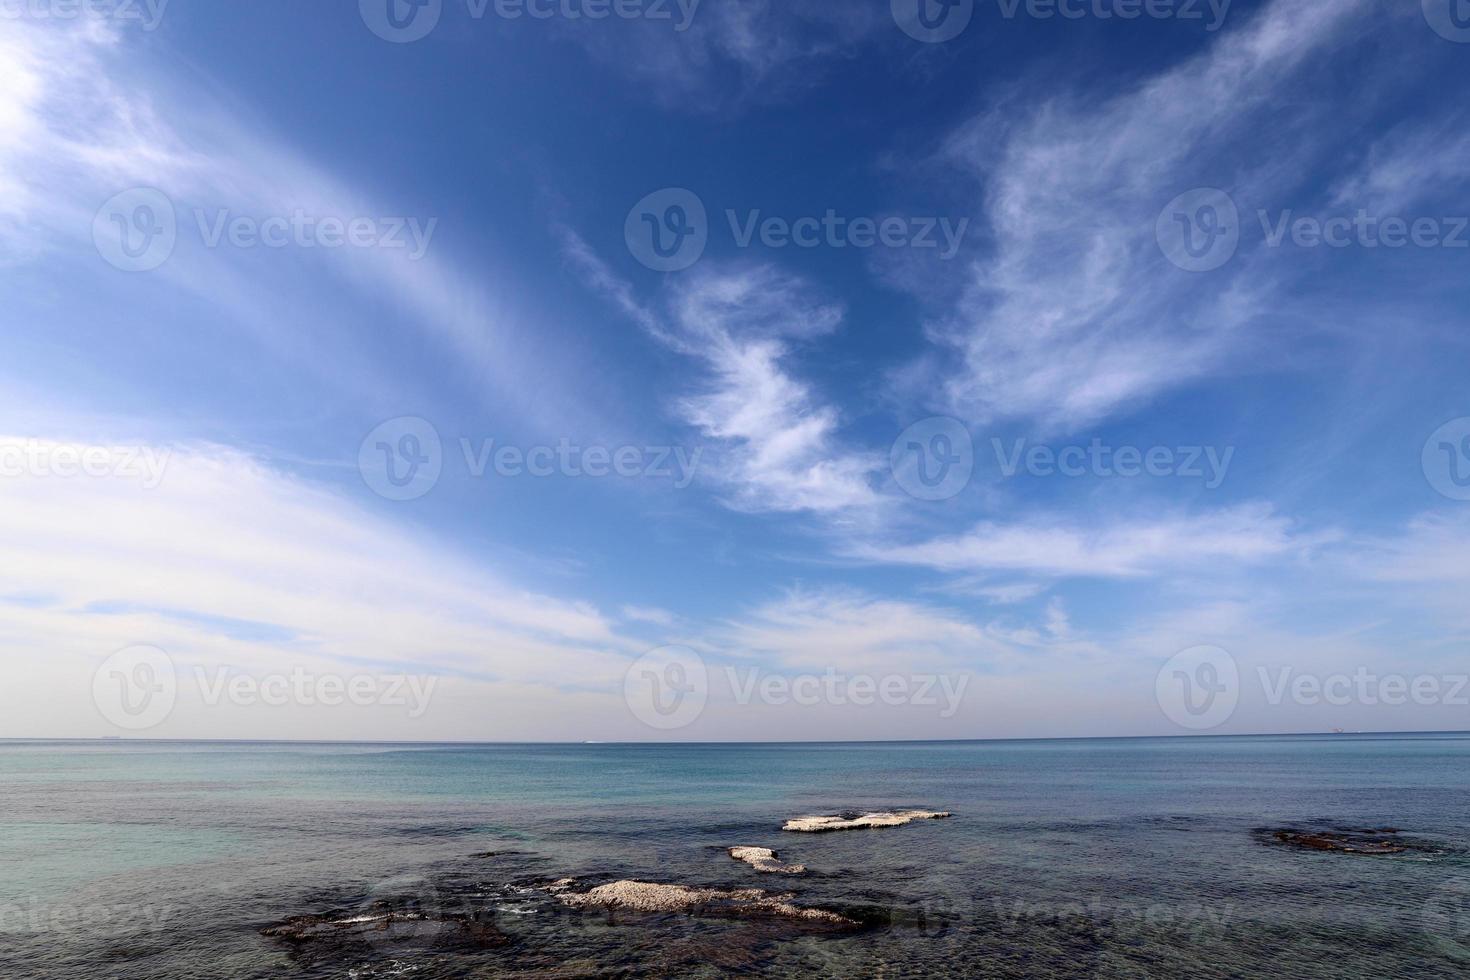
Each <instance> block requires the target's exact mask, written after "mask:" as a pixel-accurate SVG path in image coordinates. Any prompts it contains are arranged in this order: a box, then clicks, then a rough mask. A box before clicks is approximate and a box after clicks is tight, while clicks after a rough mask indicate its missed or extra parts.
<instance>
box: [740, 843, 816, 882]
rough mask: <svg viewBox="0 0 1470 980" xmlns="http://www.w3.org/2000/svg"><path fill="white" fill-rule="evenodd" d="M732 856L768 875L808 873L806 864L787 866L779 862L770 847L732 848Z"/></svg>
mask: <svg viewBox="0 0 1470 980" xmlns="http://www.w3.org/2000/svg"><path fill="white" fill-rule="evenodd" d="M730 856H731V857H732V858H734V859H735V860H737V861H744V862H745V863H746V864H748V865H750V866H751V867H752V868H754V869H755V870H757V871H763V872H766V873H768V874H787V875H799V874H801V873H802V872H804V871H806V865H804V864H786V863H785V862H783V861H779V860H777V857H776V852H775V851H773V850H771V849H770V848H769V847H732V848H730Z"/></svg>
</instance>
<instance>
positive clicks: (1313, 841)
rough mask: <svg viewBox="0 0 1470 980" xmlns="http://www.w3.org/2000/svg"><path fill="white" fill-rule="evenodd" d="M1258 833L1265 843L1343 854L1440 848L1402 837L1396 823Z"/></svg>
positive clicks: (1287, 828) (1263, 831)
mask: <svg viewBox="0 0 1470 980" xmlns="http://www.w3.org/2000/svg"><path fill="white" fill-rule="evenodd" d="M1255 835H1256V838H1257V839H1258V840H1260V841H1261V842H1262V843H1265V844H1276V845H1281V846H1284V847H1294V848H1297V849H1298V850H1304V851H1331V852H1337V853H1340V854H1363V855H1384V854H1403V853H1405V852H1407V851H1426V852H1434V851H1435V850H1436V848H1434V847H1432V846H1430V845H1428V844H1424V843H1422V842H1419V841H1415V840H1411V839H1408V838H1403V837H1400V836H1399V830H1398V829H1397V828H1395V827H1381V828H1377V829H1367V830H1350V829H1331V830H1299V829H1295V828H1290V827H1286V828H1281V829H1278V830H1272V829H1269V828H1262V829H1259V830H1257V831H1256V832H1255Z"/></svg>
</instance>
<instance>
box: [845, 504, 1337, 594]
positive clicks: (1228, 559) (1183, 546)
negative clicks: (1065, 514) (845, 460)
mask: <svg viewBox="0 0 1470 980" xmlns="http://www.w3.org/2000/svg"><path fill="white" fill-rule="evenodd" d="M1314 540H1316V539H1308V538H1304V537H1303V536H1301V535H1299V534H1297V533H1295V532H1294V530H1293V528H1292V525H1291V522H1290V521H1288V520H1287V519H1285V518H1283V517H1280V516H1277V515H1276V513H1275V512H1274V511H1273V510H1272V509H1271V508H1269V507H1267V506H1263V505H1252V506H1242V507H1234V508H1230V509H1227V510H1222V511H1217V512H1213V513H1207V514H1201V515H1180V516H1166V517H1156V518H1148V519H1133V520H1117V519H1114V520H1111V521H1109V522H1107V523H1102V524H1098V523H1090V524H1089V523H1082V522H1080V521H1077V520H1075V519H1063V518H1059V517H1046V518H1040V519H1035V520H1032V521H1030V522H1025V523H1022V522H1012V523H1000V522H992V521H986V522H982V523H981V524H979V525H977V526H976V527H975V528H973V529H972V530H970V531H969V532H967V533H965V534H960V535H953V536H948V537H940V538H934V539H932V540H929V541H925V542H921V543H918V544H895V545H859V546H857V547H855V548H853V549H852V552H851V553H852V554H853V556H854V557H859V558H864V559H868V560H871V561H882V562H893V563H899V564H908V565H920V566H924V567H928V568H935V569H940V570H944V571H952V572H977V571H1011V572H1029V573H1033V574H1039V575H1051V576H1058V577H1076V578H1118V577H1124V578H1126V577H1135V576H1142V575H1155V574H1159V573H1160V572H1163V571H1164V570H1166V569H1171V568H1175V569H1177V568H1189V569H1193V570H1194V571H1196V572H1200V573H1205V574H1208V573H1209V572H1210V571H1211V570H1212V567H1213V566H1217V565H1218V566H1222V567H1226V566H1235V565H1238V564H1242V563H1250V562H1261V561H1265V560H1268V559H1279V558H1283V557H1287V556H1290V555H1292V554H1293V553H1296V552H1299V551H1300V550H1301V549H1303V548H1305V547H1307V546H1308V545H1310V544H1311V543H1312V542H1313V541H1314Z"/></svg>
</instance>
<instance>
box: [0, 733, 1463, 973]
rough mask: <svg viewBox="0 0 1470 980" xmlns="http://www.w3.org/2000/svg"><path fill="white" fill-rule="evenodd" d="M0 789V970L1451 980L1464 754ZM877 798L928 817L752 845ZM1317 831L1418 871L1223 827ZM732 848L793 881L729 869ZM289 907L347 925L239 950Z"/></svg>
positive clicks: (269, 769)
mask: <svg viewBox="0 0 1470 980" xmlns="http://www.w3.org/2000/svg"><path fill="white" fill-rule="evenodd" d="M0 798H3V801H4V802H3V804H0V932H3V935H0V977H6V978H27V977H118V978H148V980H156V978H191V980H193V978H201V980H208V978H231V980H238V978H245V977H301V978H316V977H356V978H363V980H366V978H372V977H388V976H403V977H414V978H439V977H461V976H471V977H473V976H483V977H501V976H558V977H583V976H585V977H592V976H609V975H612V976H617V975H627V976H635V975H636V976H669V977H688V976H709V977H715V976H726V975H730V974H732V973H742V972H749V973H752V974H760V975H769V976H794V975H804V976H832V977H880V976H881V977H905V976H928V975H934V976H951V975H971V976H985V977H1043V978H1046V977H1138V976H1180V977H1245V976H1272V977H1322V978H1328V977H1331V978H1339V977H1364V978H1368V977H1372V978H1381V977H1438V976H1443V977H1450V976H1466V975H1470V736H1464V735H1422V736H1321V737H1282V738H1274V737H1273V738H1208V739H1204V738H1201V739H1117V740H1090V741H1032V742H972V743H904V744H867V745H698V746H627V745H586V746H521V745H516V746H511V745H501V746H388V745H283V744H205V743H149V742H70V743H54V742H53V743H45V742H0ZM906 807H920V808H929V809H943V810H952V811H954V814H955V815H954V817H952V818H951V819H948V820H939V821H924V822H919V823H915V824H911V825H909V826H905V827H898V828H892V829H884V830H865V831H845V832H840V833H830V834H814V835H805V834H794V833H783V832H782V831H781V830H780V829H779V827H780V824H781V822H782V820H784V819H785V818H787V817H791V816H796V815H799V814H805V813H824V812H838V811H843V810H867V809H878V808H883V809H893V808H906ZM1329 825H1337V826H1344V827H1362V828H1377V827H1385V826H1392V827H1397V828H1401V829H1402V831H1403V835H1404V836H1405V837H1407V838H1409V839H1411V840H1412V841H1414V842H1415V843H1416V844H1418V845H1420V846H1422V847H1423V848H1424V849H1422V850H1412V851H1406V852H1405V853H1403V854H1397V855H1390V856H1361V855H1351V854H1340V853H1326V852H1310V851H1298V850H1293V849H1290V848H1287V847H1282V846H1273V845H1271V844H1269V843H1266V842H1264V839H1263V838H1262V836H1261V835H1258V834H1253V831H1255V830H1257V829H1259V828H1276V827H1288V826H1291V827H1303V828H1309V827H1322V826H1329ZM736 844H752V845H760V846H767V847H774V848H776V849H777V850H778V851H779V852H780V854H781V857H782V859H783V860H789V861H794V862H799V863H803V864H805V865H807V866H808V868H809V869H810V870H809V872H808V873H807V874H805V875H801V876H795V877H788V876H774V875H759V874H757V873H756V872H754V871H753V870H752V869H751V868H749V867H747V866H746V865H744V864H741V863H739V862H736V861H733V860H731V859H730V858H729V856H728V855H727V854H726V853H725V848H726V847H728V846H731V845H736ZM490 851H493V852H497V855H496V856H494V857H474V856H472V855H477V854H482V853H483V852H490ZM563 877H572V878H576V879H578V886H577V887H579V888H583V887H587V886H590V885H593V884H597V883H600V882H602V881H607V880H611V879H613V878H624V877H626V878H637V879H643V880H652V881H666V882H677V883H685V884H698V885H711V886H721V887H761V888H768V889H773V890H789V891H791V892H793V893H794V894H795V895H796V896H797V897H796V899H795V900H796V901H797V902H798V903H800V904H806V905H815V906H820V907H823V908H828V909H832V910H836V911H840V912H843V913H844V914H848V915H850V916H851V917H853V918H856V919H858V920H859V921H860V922H861V927H860V928H856V929H846V930H842V929H839V930H834V929H831V928H821V927H814V926H812V925H810V924H798V923H793V922H788V921H780V920H776V921H772V920H762V919H734V920H729V919H719V918H710V917H690V916H680V915H644V916H638V915H630V914H626V913H618V914H616V915H610V914H608V913H606V912H593V911H589V910H581V909H572V908H568V907H567V906H565V905H564V904H563V903H562V902H560V901H559V900H558V899H557V898H556V897H555V896H554V895H553V894H551V893H550V892H549V891H548V890H547V888H546V886H547V884H548V883H549V882H550V881H551V880H553V879H558V878H563ZM385 909H387V910H394V911H396V912H398V913H399V917H398V919H397V920H396V921H395V924H394V925H392V926H390V927H386V928H375V927H373V925H372V924H371V923H372V922H376V921H380V919H375V918H374V917H380V916H381V913H382V912H383V910H385ZM307 914H321V915H325V916H326V917H327V919H328V921H332V922H343V921H347V920H351V919H358V920H363V921H365V922H368V923H369V924H368V925H367V926H363V927H358V928H355V929H351V930H346V931H343V932H341V934H340V935H339V934H338V933H337V932H335V931H333V932H332V935H330V936H329V937H328V938H325V939H313V940H308V941H304V942H299V943H293V942H290V941H288V940H285V939H282V938H274V937H269V936H265V935H262V933H261V931H262V930H263V929H266V928H268V927H270V926H272V925H276V924H280V923H282V922H285V921H287V920H290V919H292V918H293V917H296V916H301V915H307ZM442 917H448V921H443V922H441V921H438V920H440V919H441V918H442ZM465 922H473V923H474V924H475V927H476V928H475V929H474V930H473V931H466V930H465V929H463V928H461V924H462V923H465ZM329 931H330V930H329Z"/></svg>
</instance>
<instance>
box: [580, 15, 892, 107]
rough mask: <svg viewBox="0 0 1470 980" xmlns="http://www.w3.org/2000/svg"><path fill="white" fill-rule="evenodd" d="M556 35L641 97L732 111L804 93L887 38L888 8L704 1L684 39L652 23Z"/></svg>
mask: <svg viewBox="0 0 1470 980" xmlns="http://www.w3.org/2000/svg"><path fill="white" fill-rule="evenodd" d="M678 7H679V4H677V3H670V4H669V9H670V10H674V9H676V8H678ZM676 20H677V18H676ZM558 26H559V27H560V29H561V30H562V31H564V32H565V34H566V35H567V36H569V37H571V38H573V39H575V40H576V41H577V42H578V43H580V44H582V45H583V46H584V47H585V48H586V50H587V51H588V52H590V53H591V54H592V55H593V56H594V57H596V58H597V59H599V60H600V61H603V62H605V63H607V64H608V65H610V66H611V67H613V68H614V69H615V70H617V71H619V72H622V73H624V74H627V75H629V76H631V77H632V78H634V79H636V80H637V81H638V83H639V84H640V87H641V91H642V92H643V93H644V94H646V95H647V96H649V97H651V98H653V99H654V100H655V101H657V102H660V103H663V104H664V105H666V106H668V107H670V108H675V109H680V110H684V111H713V110H721V109H730V108H735V109H738V108H741V107H742V106H743V105H744V104H746V103H749V102H757V101H771V100H776V99H780V98H783V97H785V96H787V95H790V94H792V93H794V92H797V91H801V90H803V89H807V88H810V87H812V86H813V85H814V84H815V83H816V82H817V80H819V79H820V78H821V76H822V72H823V69H824V68H825V67H826V65H827V64H829V63H830V62H832V61H835V60H838V59H841V58H846V57H851V56H853V55H854V54H855V53H856V52H857V50H858V48H859V47H860V45H862V44H863V43H864V42H865V41H866V40H867V39H868V38H870V37H872V36H873V35H875V34H877V33H878V32H880V31H883V30H893V25H892V21H891V20H890V19H889V18H888V11H887V9H886V8H882V7H879V6H877V5H871V6H870V5H864V4H833V3H830V2H827V0H784V2H773V0H738V2H713V0H709V2H704V3H700V4H698V5H697V7H696V8H695V9H694V12H693V17H692V19H691V21H690V24H689V27H688V29H687V30H683V31H677V30H675V29H674V27H673V26H672V25H671V24H670V22H669V21H658V20H646V21H624V22H616V21H600V22H596V23H592V22H589V23H586V24H578V23H576V22H571V21H568V22H563V23H561V24H559V25H558Z"/></svg>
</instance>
